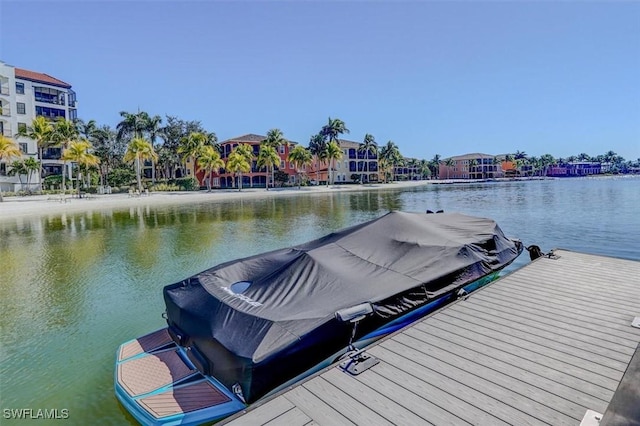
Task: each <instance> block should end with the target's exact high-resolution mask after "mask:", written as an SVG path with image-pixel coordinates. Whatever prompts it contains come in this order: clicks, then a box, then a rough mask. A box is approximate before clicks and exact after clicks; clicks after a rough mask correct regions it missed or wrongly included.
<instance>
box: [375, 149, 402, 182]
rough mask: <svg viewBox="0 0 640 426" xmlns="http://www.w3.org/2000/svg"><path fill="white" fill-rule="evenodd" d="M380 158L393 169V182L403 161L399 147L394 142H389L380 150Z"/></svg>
mask: <svg viewBox="0 0 640 426" xmlns="http://www.w3.org/2000/svg"><path fill="white" fill-rule="evenodd" d="M380 158H381V159H383V160H384V162H385V164H386V165H387V167H388V168H390V169H391V181H392V182H393V181H394V179H395V168H396V166H397V165H398V164H400V162H401V161H402V155H400V150H399V149H398V146H397V145H396V144H395V143H394V142H393V141H388V142H387V143H386V145H385V146H383V147H382V148H381V149H380ZM385 180H386V173H385Z"/></svg>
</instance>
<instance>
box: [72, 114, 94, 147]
mask: <svg viewBox="0 0 640 426" xmlns="http://www.w3.org/2000/svg"><path fill="white" fill-rule="evenodd" d="M73 122H74V124H75V125H76V129H78V135H80V137H82V138H83V139H86V140H88V141H90V140H92V139H93V137H94V136H95V134H96V132H97V131H98V126H97V125H96V121H95V120H89V121H87V122H85V121H84V120H83V119H81V118H77V119H75V120H73Z"/></svg>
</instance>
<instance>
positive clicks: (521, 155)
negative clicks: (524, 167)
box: [513, 150, 527, 160]
mask: <svg viewBox="0 0 640 426" xmlns="http://www.w3.org/2000/svg"><path fill="white" fill-rule="evenodd" d="M513 158H514V159H515V160H523V159H525V158H527V153H526V152H524V151H520V150H517V151H516V153H515V154H513Z"/></svg>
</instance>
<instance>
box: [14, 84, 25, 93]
mask: <svg viewBox="0 0 640 426" xmlns="http://www.w3.org/2000/svg"><path fill="white" fill-rule="evenodd" d="M16 93H17V94H19V95H24V83H18V82H16Z"/></svg>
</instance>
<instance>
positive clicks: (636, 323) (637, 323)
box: [631, 317, 640, 328]
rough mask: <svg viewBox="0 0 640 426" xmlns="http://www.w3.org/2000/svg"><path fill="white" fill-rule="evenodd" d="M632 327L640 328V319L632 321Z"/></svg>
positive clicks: (636, 318)
mask: <svg viewBox="0 0 640 426" xmlns="http://www.w3.org/2000/svg"><path fill="white" fill-rule="evenodd" d="M631 327H635V328H640V317H635V318H634V319H633V321H631Z"/></svg>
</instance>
